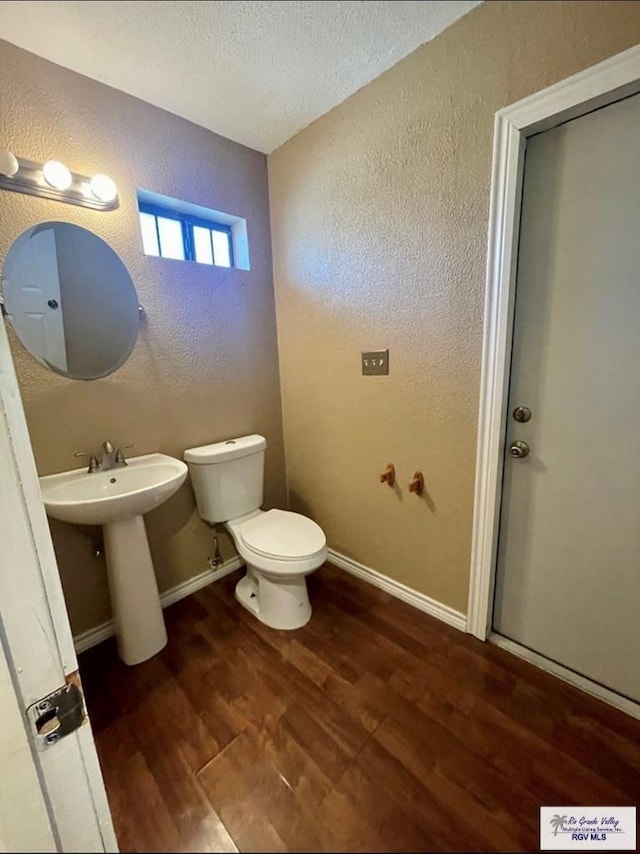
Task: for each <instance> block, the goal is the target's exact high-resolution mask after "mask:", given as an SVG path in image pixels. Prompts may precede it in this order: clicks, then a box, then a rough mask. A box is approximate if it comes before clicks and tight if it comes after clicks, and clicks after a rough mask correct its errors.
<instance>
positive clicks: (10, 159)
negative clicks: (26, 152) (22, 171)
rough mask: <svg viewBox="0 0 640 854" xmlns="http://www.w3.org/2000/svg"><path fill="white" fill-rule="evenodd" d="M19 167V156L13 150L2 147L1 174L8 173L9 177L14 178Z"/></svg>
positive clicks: (0, 158)
mask: <svg viewBox="0 0 640 854" xmlns="http://www.w3.org/2000/svg"><path fill="white" fill-rule="evenodd" d="M19 168H20V164H19V163H18V158H17V157H16V156H15V154H14V153H13V151H7V149H5V148H0V175H7V176H8V177H9V178H12V177H13V176H14V175H15V174H16V172H17V171H18V169H19Z"/></svg>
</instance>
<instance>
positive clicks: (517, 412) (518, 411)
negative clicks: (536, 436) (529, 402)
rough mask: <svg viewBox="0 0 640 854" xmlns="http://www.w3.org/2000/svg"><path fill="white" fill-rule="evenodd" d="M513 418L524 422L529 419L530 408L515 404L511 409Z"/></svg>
mask: <svg viewBox="0 0 640 854" xmlns="http://www.w3.org/2000/svg"><path fill="white" fill-rule="evenodd" d="M513 418H514V420H515V421H518V422H519V423H520V424H524V423H525V422H526V421H530V420H531V410H530V409H529V407H528V406H516V408H515V409H514V410H513Z"/></svg>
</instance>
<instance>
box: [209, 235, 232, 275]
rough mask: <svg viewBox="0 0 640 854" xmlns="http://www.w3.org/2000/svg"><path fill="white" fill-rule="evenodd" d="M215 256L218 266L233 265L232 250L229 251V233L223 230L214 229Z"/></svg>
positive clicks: (212, 236)
mask: <svg viewBox="0 0 640 854" xmlns="http://www.w3.org/2000/svg"><path fill="white" fill-rule="evenodd" d="M211 239H212V241H213V257H214V259H215V263H216V264H217V265H218V267H230V266H231V252H230V251H229V235H228V234H226V233H224V232H222V231H212V232H211Z"/></svg>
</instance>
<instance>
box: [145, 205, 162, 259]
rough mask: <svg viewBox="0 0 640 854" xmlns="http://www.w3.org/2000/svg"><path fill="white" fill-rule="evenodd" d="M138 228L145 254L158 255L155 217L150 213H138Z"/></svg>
mask: <svg viewBox="0 0 640 854" xmlns="http://www.w3.org/2000/svg"><path fill="white" fill-rule="evenodd" d="M140 229H141V231H142V249H143V251H144V254H145V255H156V256H157V255H159V254H160V247H159V246H158V232H157V231H156V218H155V216H154V215H153V214H150V213H141V214H140Z"/></svg>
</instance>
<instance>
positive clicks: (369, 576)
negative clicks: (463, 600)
mask: <svg viewBox="0 0 640 854" xmlns="http://www.w3.org/2000/svg"><path fill="white" fill-rule="evenodd" d="M329 562H330V563H333V564H335V565H336V566H337V567H339V568H340V569H344V570H345V571H346V572H349V573H351V575H355V576H356V577H357V578H361V579H362V580H363V581H367V582H368V583H369V584H373V586H374V587H379V588H380V589H381V590H385V591H386V592H387V593H390V594H391V595H392V596H395V597H396V598H397V599H402V601H403V602H406V603H407V604H408V605H413V607H414V608H417V609H418V610H419V611H424V612H425V614H429V615H430V616H431V617H435V618H436V619H437V620H441V621H442V622H443V623H446V624H447V625H449V626H453V627H454V629H459V630H460V631H461V632H465V631H466V630H467V618H466V616H465V615H464V614H463V613H461V612H460V611H456V610H455V608H450V607H449V606H448V605H443V604H442V602H438V601H437V600H436V599H432V598H431V597H430V596H426V595H425V594H424V593H418V591H417V590H412V589H411V587H407V586H406V584H401V583H400V582H399V581H394V579H393V578H389V576H387V575H383V574H382V573H381V572H377V571H376V570H375V569H371V568H370V567H368V566H363V564H361V563H358V562H357V561H355V560H351V558H350V557H345V556H344V555H342V554H340V553H339V552H336V551H334V549H329Z"/></svg>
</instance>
